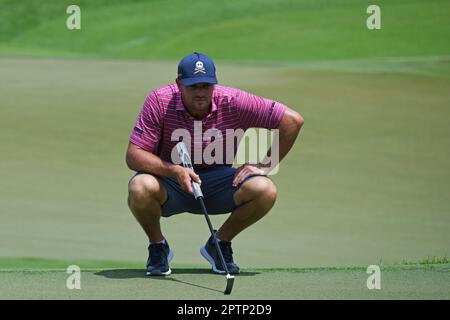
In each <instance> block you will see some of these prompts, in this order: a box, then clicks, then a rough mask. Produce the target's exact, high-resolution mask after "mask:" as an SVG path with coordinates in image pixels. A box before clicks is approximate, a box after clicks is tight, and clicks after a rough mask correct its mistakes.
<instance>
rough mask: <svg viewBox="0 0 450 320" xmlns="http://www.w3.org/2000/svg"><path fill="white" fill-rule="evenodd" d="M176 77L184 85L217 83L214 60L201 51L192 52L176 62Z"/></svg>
mask: <svg viewBox="0 0 450 320" xmlns="http://www.w3.org/2000/svg"><path fill="white" fill-rule="evenodd" d="M178 79H179V80H180V81H181V84H182V85H184V86H191V85H193V84H196V83H213V84H216V83H217V78H216V67H215V66H214V62H213V61H212V60H211V59H210V58H209V57H208V56H207V55H206V54H203V53H198V52H194V53H191V54H190V55H188V56H186V57H184V58H183V59H181V61H180V63H179V64H178Z"/></svg>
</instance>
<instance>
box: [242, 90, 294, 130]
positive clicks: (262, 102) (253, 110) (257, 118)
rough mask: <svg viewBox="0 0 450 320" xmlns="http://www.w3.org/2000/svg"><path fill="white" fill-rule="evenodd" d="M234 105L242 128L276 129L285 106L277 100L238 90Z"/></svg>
mask: <svg viewBox="0 0 450 320" xmlns="http://www.w3.org/2000/svg"><path fill="white" fill-rule="evenodd" d="M236 107H237V110H238V114H239V118H240V121H241V125H242V126H243V127H244V128H266V129H276V128H278V125H279V124H280V121H281V118H282V117H283V114H284V112H285V111H286V109H287V106H285V105H284V104H281V103H279V102H277V101H273V100H270V99H266V98H263V97H259V96H256V95H253V94H251V93H248V92H245V91H242V90H239V91H238V93H237V96H236Z"/></svg>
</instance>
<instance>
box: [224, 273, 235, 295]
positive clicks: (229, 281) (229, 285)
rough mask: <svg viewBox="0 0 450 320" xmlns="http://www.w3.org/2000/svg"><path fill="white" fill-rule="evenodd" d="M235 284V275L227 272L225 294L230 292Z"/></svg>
mask: <svg viewBox="0 0 450 320" xmlns="http://www.w3.org/2000/svg"><path fill="white" fill-rule="evenodd" d="M233 284H234V276H232V275H231V274H229V273H228V274H227V287H226V288H225V292H224V294H230V293H231V290H233Z"/></svg>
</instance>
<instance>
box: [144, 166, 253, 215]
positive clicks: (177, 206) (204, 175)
mask: <svg viewBox="0 0 450 320" xmlns="http://www.w3.org/2000/svg"><path fill="white" fill-rule="evenodd" d="M196 173H197V174H198V175H199V176H200V180H201V181H202V185H201V189H202V192H203V196H204V202H205V206H206V208H207V210H208V214H225V213H230V212H232V211H233V210H234V209H236V207H237V206H236V203H235V199H234V193H235V192H236V191H237V190H238V189H239V187H240V186H241V185H242V184H243V183H245V182H246V181H247V180H249V179H251V178H253V177H255V176H251V177H249V178H247V179H246V180H245V181H243V182H242V183H241V184H240V185H239V186H237V187H233V185H232V182H233V179H234V174H235V173H236V169H235V168H233V167H228V166H214V167H210V168H202V169H196ZM139 174H141V173H137V174H136V175H139ZM157 179H158V180H159V181H160V182H161V184H162V185H163V186H164V188H165V191H166V193H167V199H166V201H165V202H164V203H163V205H162V206H161V215H162V216H163V217H170V216H172V215H175V214H179V213H183V212H189V213H194V214H203V212H202V210H201V207H200V204H199V202H198V201H197V200H195V198H194V196H193V194H191V193H188V192H187V191H185V190H184V189H183V188H181V186H180V185H179V183H178V181H177V180H176V179H173V178H168V177H157Z"/></svg>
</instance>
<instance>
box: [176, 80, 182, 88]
mask: <svg viewBox="0 0 450 320" xmlns="http://www.w3.org/2000/svg"><path fill="white" fill-rule="evenodd" d="M175 82H176V83H177V86H178V89H180V85H181V83H180V80H179V79H178V78H176V79H175Z"/></svg>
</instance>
